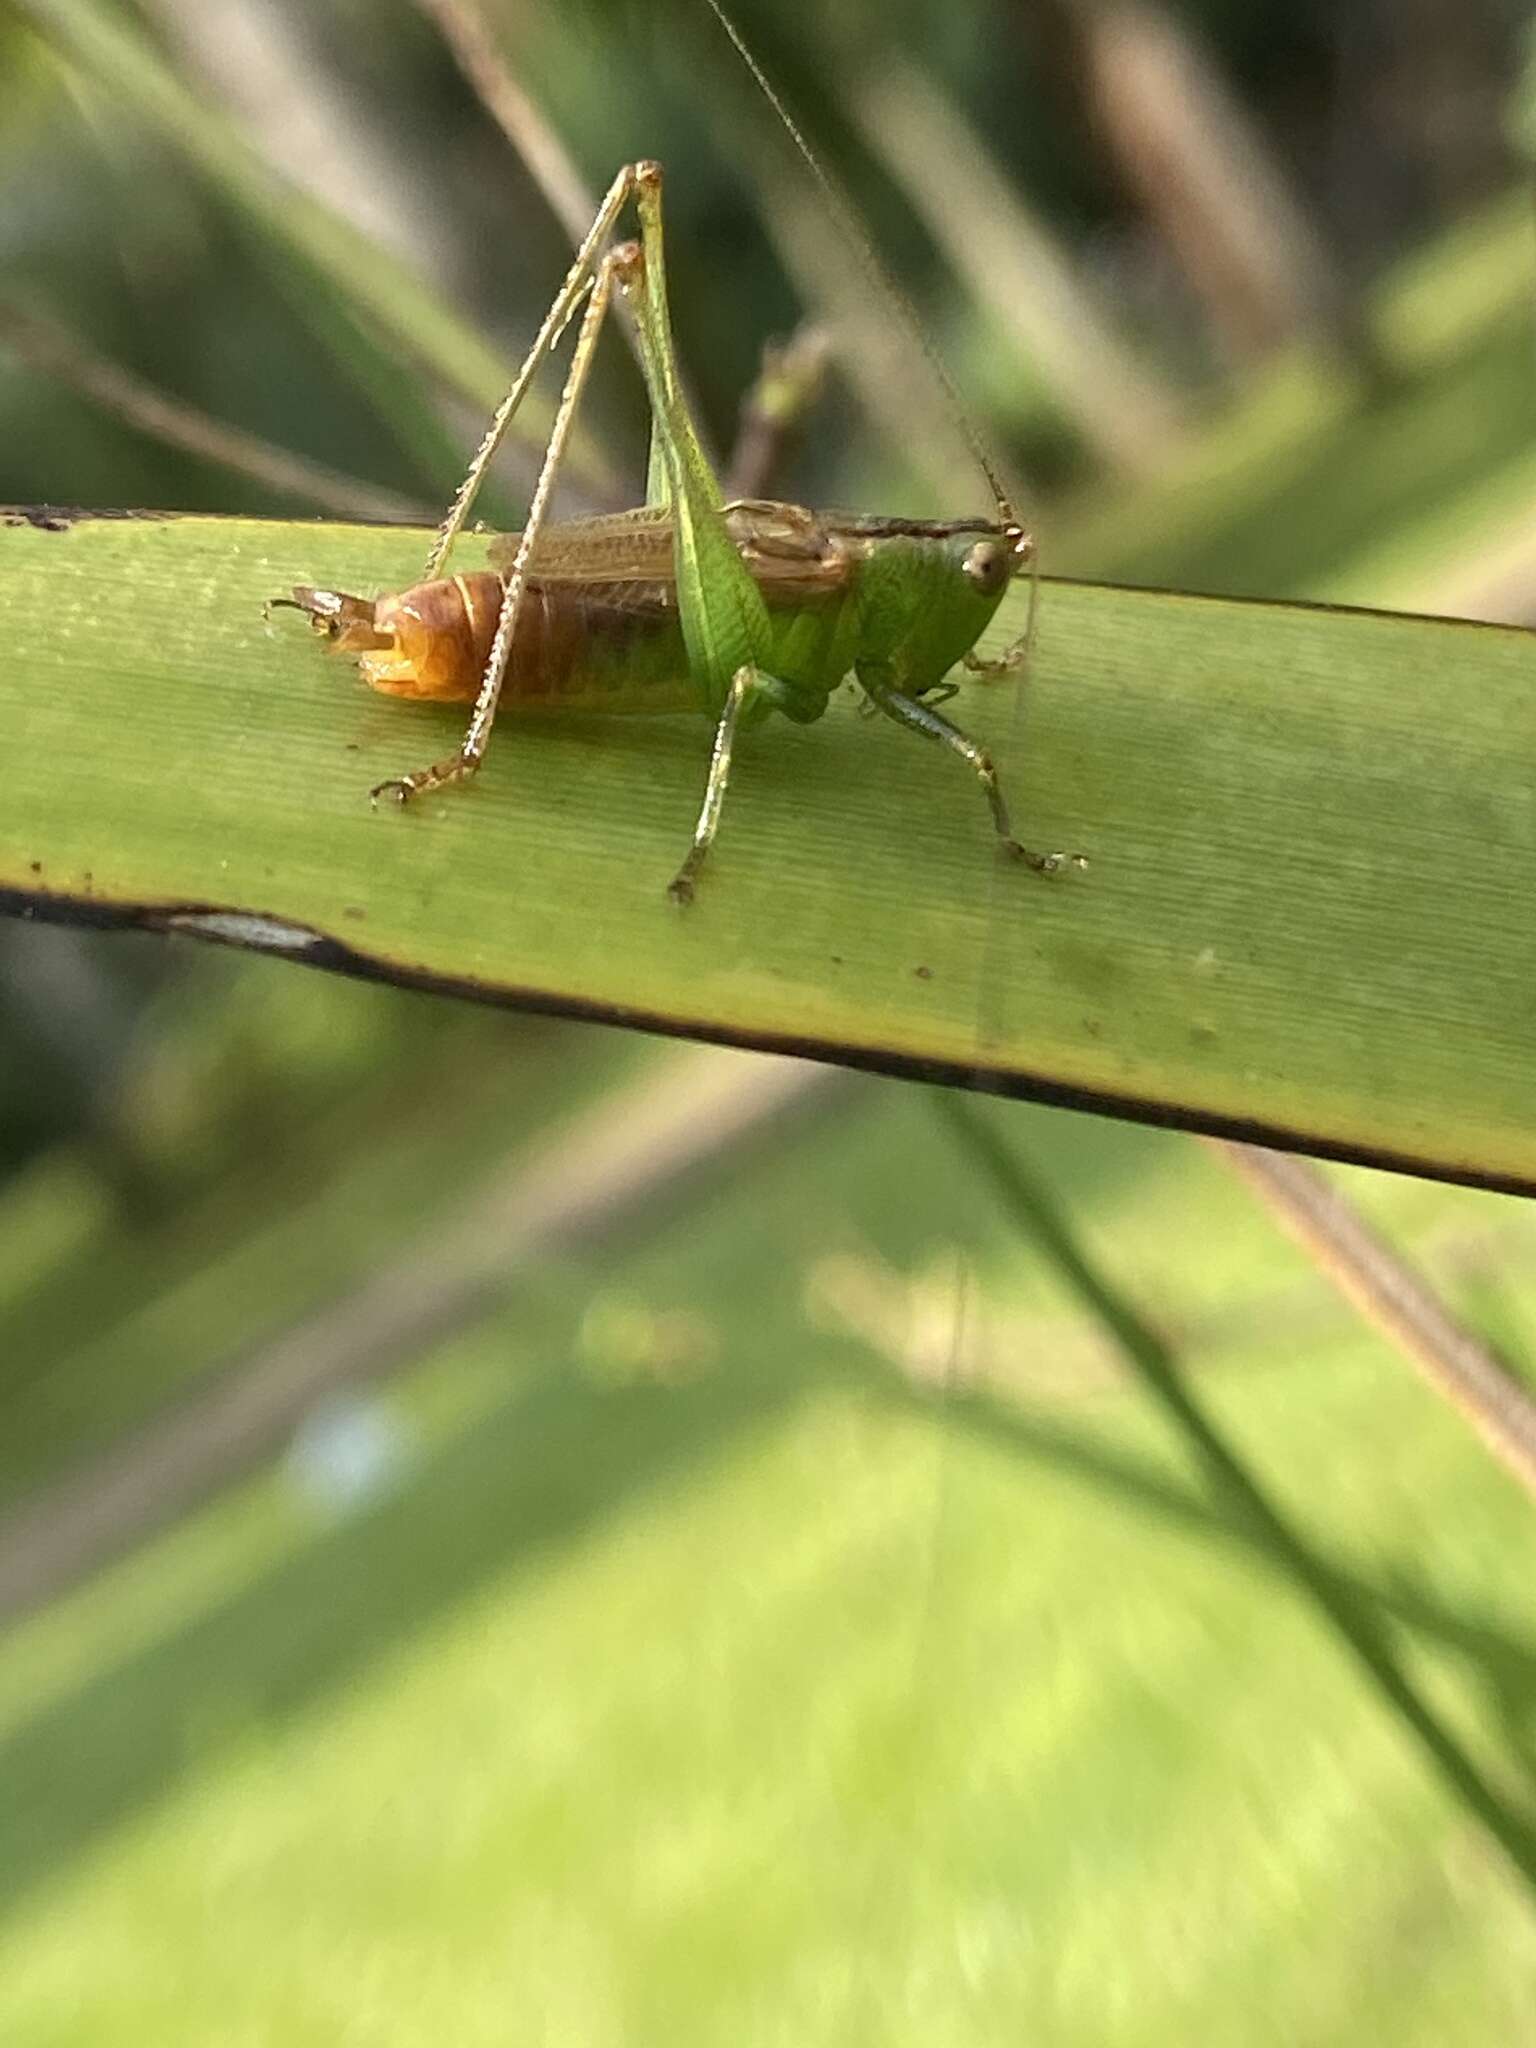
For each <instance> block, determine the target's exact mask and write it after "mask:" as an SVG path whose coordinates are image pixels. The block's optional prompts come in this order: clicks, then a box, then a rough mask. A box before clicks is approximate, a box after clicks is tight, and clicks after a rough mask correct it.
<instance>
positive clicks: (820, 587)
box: [274, 10, 1064, 903]
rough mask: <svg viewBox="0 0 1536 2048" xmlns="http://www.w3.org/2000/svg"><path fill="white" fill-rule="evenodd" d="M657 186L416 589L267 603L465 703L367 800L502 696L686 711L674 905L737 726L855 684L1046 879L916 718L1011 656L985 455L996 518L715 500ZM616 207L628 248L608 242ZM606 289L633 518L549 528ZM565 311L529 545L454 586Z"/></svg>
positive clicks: (512, 410) (589, 274) (483, 717)
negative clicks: (698, 763)
mask: <svg viewBox="0 0 1536 2048" xmlns="http://www.w3.org/2000/svg"><path fill="white" fill-rule="evenodd" d="M717 11H718V10H717ZM722 20H723V17H722ZM738 47H740V44H739V41H738ZM743 54H745V52H744V53H743ZM748 61H749V62H751V60H750V58H749V59H748ZM753 68H754V71H755V70H756V66H755V65H754V66H753ZM758 75H759V82H760V83H762V84H763V85H764V89H765V90H768V88H767V85H766V81H764V80H762V78H761V75H760V74H758ZM775 104H776V105H777V101H775ZM782 111H783V110H782V108H781V109H780V112H781V113H782ZM785 118H786V119H787V116H786V117H785ZM790 128H791V133H792V134H793V135H794V136H795V139H796V141H797V142H800V146H801V147H802V148H804V144H803V142H801V139H800V137H799V134H798V131H797V130H795V129H794V127H793V124H792V123H791V124H790ZM813 168H815V166H814V164H813ZM818 174H819V173H818ZM661 191H662V172H661V166H660V165H659V164H656V163H652V162H640V163H634V164H628V165H626V166H625V167H624V169H623V170H621V171H620V172H619V174H618V176H617V177H616V178H615V179H614V181H613V183H612V185H610V187H609V188H608V192H607V194H606V196H605V197H604V199H603V201H602V204H601V205H600V206H599V208H598V210H597V214H596V216H595V218H594V220H593V222H592V226H591V228H590V229H589V230H588V232H587V235H586V237H585V239H584V240H583V242H582V244H581V246H580V248H579V249H578V251H577V253H576V258H575V261H574V262H573V263H572V265H571V267H570V270H569V271H568V272H567V274H566V278H565V282H564V284H563V285H562V286H561V287H560V290H559V292H558V293H557V294H556V296H555V299H554V302H553V304H552V305H551V306H550V308H549V311H548V313H547V314H546V315H545V317H544V321H543V324H542V325H541V327H540V328H539V331H538V334H537V335H536V336H535V338H534V341H533V345H532V347H531V348H530V349H529V351H528V354H527V356H526V358H525V359H524V361H523V364H522V367H521V368H520V369H519V371H518V373H517V376H516V378H515V379H514V381H513V384H512V388H511V390H510V391H509V392H508V393H507V396H506V397H505V399H503V401H502V403H501V405H500V407H499V408H498V410H497V412H496V414H495V416H494V418H493V419H492V420H491V423H490V426H489V427H488V428H487V430H486V433H485V437H484V439H483V440H482V441H481V444H480V446H479V448H478V450H477V451H476V453H475V457H474V460H473V461H472V462H471V463H470V466H469V471H468V474H467V475H466V476H465V478H464V482H463V484H462V485H461V486H460V489H459V491H458V494H457V496H456V497H455V498H454V501H453V503H452V505H451V506H450V507H449V509H448V512H447V514H446V516H445V517H444V519H443V522H442V524H441V526H440V527H439V528H438V531H437V535H436V537H435V539H434V540H433V543H432V548H431V551H430V553H429V555H428V557H427V563H426V567H425V569H424V571H423V573H422V578H421V581H420V582H419V583H416V584H413V585H412V586H411V587H410V588H409V589H408V590H403V591H399V592H395V593H392V594H390V595H387V596H383V597H379V598H376V599H368V598H362V597H354V596H350V595H348V594H346V593H345V592H342V591H337V590H328V589H321V588H316V587H312V586H310V585H308V584H300V585H298V586H296V587H295V589H294V591H293V595H292V597H291V598H280V599H277V600H274V602H276V603H278V604H285V605H290V606H292V607H294V608H296V609H298V610H300V611H302V612H305V613H307V614H308V616H309V618H310V619H311V621H312V622H313V624H314V626H315V627H316V629H317V630H318V631H319V632H320V633H322V634H323V635H324V636H325V637H326V638H327V640H328V641H329V642H330V644H331V645H332V646H333V647H335V648H337V649H339V650H340V651H342V652H345V653H349V654H356V655H357V657H358V667H359V669H360V671H361V673H362V675H363V677H364V679H365V680H366V681H367V682H368V683H369V684H370V685H371V686H372V687H373V688H374V689H376V690H381V691H384V692H386V693H388V694H390V695H393V696H400V697H416V698H424V699H435V700H439V701H455V702H469V701H471V700H472V701H473V705H474V709H473V711H472V712H471V714H470V719H469V725H468V727H467V729H466V731H465V734H464V738H463V740H462V741H461V742H460V745H459V747H458V749H457V751H456V752H455V753H453V754H450V755H449V756H447V758H446V759H444V760H441V761H436V762H434V763H432V764H431V765H430V766H429V767H425V768H418V769H415V770H413V771H412V772H411V773H409V774H406V775H401V776H398V777H392V778H391V779H389V780H388V781H386V782H381V783H379V784H378V785H377V786H376V787H375V789H374V790H373V792H372V796H373V798H374V800H375V801H376V800H378V799H379V798H381V797H390V798H392V799H394V800H395V801H396V802H397V803H399V804H401V805H404V804H407V803H409V802H410V801H411V799H412V798H414V797H416V796H419V795H421V794H422V793H423V792H424V791H427V790H433V789H440V788H443V787H445V786H446V785H448V784H450V783H456V782H464V781H467V780H468V779H469V778H470V777H471V776H473V775H474V774H475V772H476V771H477V770H478V769H479V767H480V764H481V762H482V761H483V760H484V758H485V751H486V747H487V744H488V742H489V740H490V736H491V728H492V726H493V724H494V722H495V719H496V714H497V710H498V708H499V707H500V706H501V705H502V704H503V702H506V703H509V704H511V705H513V706H515V707H519V708H530V709H531V708H535V707H538V708H546V709H548V708H570V709H578V708H580V709H586V710H594V709H600V710H606V711H614V712H647V711H649V712H663V711H676V710H679V709H688V708H694V709H698V710H702V711H703V712H704V713H705V714H706V715H707V716H708V717H709V718H710V720H711V721H712V723H713V725H714V744H713V748H712V751H711V755H710V763H709V772H708V778H707V781H706V784H705V790H704V799H703V803H702V805H701V807H700V810H699V816H698V822H697V824H696V826H695V828H694V834H693V841H692V844H691V845H690V847H689V849H688V852H687V854H686V856H685V858H684V860H683V862H682V865H681V866H680V867H679V869H678V871H677V873H676V874H675V875H674V877H673V879H672V881H671V883H670V885H669V894H670V895H671V896H672V898H673V899H674V901H677V902H679V903H686V902H688V901H690V900H691V898H692V896H693V893H694V885H695V882H696V880H697V878H698V874H699V870H700V868H701V867H702V866H703V864H704V861H705V858H706V856H707V855H708V853H709V849H710V847H711V846H712V844H713V843H714V839H715V834H716V831H717V829H718V826H719V822H720V812H721V807H722V805H723V803H724V800H725V794H726V787H727V784H728V782H729V778H730V769H731V753H732V748H733V746H734V744H735V739H736V735H737V733H738V731H740V730H743V729H745V728H747V727H749V726H751V725H754V724H756V723H758V722H759V721H760V720H762V719H764V718H766V717H767V716H768V715H769V714H771V713H773V712H779V713H782V715H783V716H784V717H786V718H789V719H793V720H794V721H795V722H796V723H797V724H804V725H809V724H812V723H814V722H815V721H816V720H817V719H819V718H820V717H821V716H822V714H823V712H825V710H826V709H827V706H828V704H829V702H830V701H831V698H832V695H833V692H834V691H835V690H836V689H837V688H838V686H839V685H840V684H841V683H842V682H843V681H844V679H845V678H847V677H848V676H850V675H852V676H853V677H854V678H855V679H856V681H857V683H858V685H859V687H860V688H861V690H862V691H863V693H864V696H865V697H866V698H867V700H868V701H869V703H870V704H871V705H873V706H874V707H875V708H876V709H877V710H879V711H880V712H882V713H883V714H884V715H885V716H886V717H887V718H890V719H892V720H894V722H895V723H896V724H897V725H899V726H902V727H903V728H905V729H906V730H907V731H908V732H911V733H915V734H917V735H918V736H920V737H922V738H924V739H927V740H930V741H934V742H937V743H938V745H940V746H942V747H944V748H946V749H947V750H948V751H949V752H951V753H953V754H955V755H956V756H958V757H959V759H960V760H961V761H963V762H964V763H965V765H966V766H967V767H968V768H969V770H970V771H971V773H972V774H973V775H974V776H975V778H976V780H977V781H978V782H979V783H980V785H981V788H982V791H983V793H984V795H985V797H986V800H987V803H988V806H989V808H990V811H991V815H992V822H993V825H994V827H995V828H996V832H997V836H998V840H999V843H1000V845H1001V847H1002V848H1003V849H1004V850H1005V851H1006V852H1007V853H1009V854H1011V855H1013V856H1016V857H1017V858H1018V859H1020V860H1022V861H1024V862H1026V863H1027V864H1028V865H1029V866H1030V867H1032V868H1034V869H1036V870H1037V871H1038V872H1040V873H1042V874H1052V873H1054V872H1056V870H1057V869H1059V868H1060V867H1061V866H1062V864H1063V859H1064V856H1063V855H1061V854H1060V853H1037V852H1034V851H1032V850H1031V849H1030V848H1028V847H1027V846H1025V845H1023V844H1022V843H1021V842H1020V841H1019V840H1018V839H1016V838H1015V836H1014V833H1013V827H1012V824H1011V823H1010V820H1009V815H1008V808H1007V805H1006V803H1005V801H1004V798H1003V793H1002V790H1001V789H1000V787H999V785H998V778H997V771H996V769H995V767H994V765H993V763H992V759H991V757H990V755H989V754H988V753H987V752H986V750H985V749H984V748H983V747H981V746H980V745H978V744H977V742H976V741H975V740H973V739H971V738H970V737H969V736H968V735H967V734H966V733H964V732H963V731H962V730H961V729H960V728H959V727H958V726H956V725H954V724H952V723H951V722H950V721H949V720H948V719H947V718H945V717H943V716H942V715H941V714H940V712H939V711H938V710H937V709H936V707H935V703H934V701H932V700H934V699H935V698H938V699H939V700H940V701H942V700H943V698H944V697H946V696H948V695H950V694H952V693H953V689H952V686H950V685H947V684H946V681H945V678H946V677H947V676H948V675H949V673H950V671H951V669H953V668H954V667H956V665H957V664H958V665H962V666H963V667H964V668H965V669H967V670H969V671H970V672H971V673H972V674H977V675H990V676H998V675H1004V674H1007V673H1010V672H1011V671H1013V670H1015V669H1016V668H1018V667H1019V666H1020V664H1021V663H1022V661H1023V659H1024V654H1025V645H1026V639H1027V635H1025V636H1021V637H1020V638H1019V639H1018V640H1016V641H1015V642H1014V643H1013V644H1012V645H1011V646H1010V647H1009V648H1008V649H1007V650H1006V651H1005V652H1004V653H1003V654H1002V656H1001V657H999V658H998V659H996V660H985V659H983V658H982V657H981V656H980V655H978V654H977V652H976V645H977V642H978V640H979V638H980V636H981V634H982V632H983V631H984V630H985V628H986V627H987V626H988V625H989V623H990V622H991V620H992V618H993V616H994V614H995V613H996V611H997V609H998V607H999V605H1000V604H1001V603H1002V600H1003V597H1004V596H1005V594H1006V592H1007V590H1008V587H1009V585H1010V583H1011V582H1012V580H1013V579H1014V578H1015V577H1016V576H1019V575H1021V574H1024V573H1026V572H1028V571H1029V570H1030V569H1031V567H1032V565H1033V561H1034V542H1033V539H1032V538H1031V536H1030V534H1029V532H1028V531H1027V530H1026V528H1025V527H1024V526H1023V524H1022V523H1021V522H1020V520H1019V517H1018V515H1017V514H1016V512H1015V511H1014V509H1013V506H1012V505H1011V504H1010V503H1009V501H1008V499H1007V496H1006V494H1005V493H1004V491H1003V489H1002V487H1001V485H1000V483H999V482H998V480H997V477H996V474H995V472H994V471H993V469H992V466H991V464H990V463H988V462H987V461H986V459H985V456H984V455H982V454H981V451H980V449H979V446H978V451H977V452H978V457H979V459H980V460H981V463H982V467H983V469H984V471H985V473H986V476H987V481H988V485H989V488H990V489H991V492H992V496H993V499H994V505H995V517H993V518H990V519H948V520H934V521H925V520H913V519H886V518H878V517H873V516H870V517H865V516H862V515H858V516H852V517H850V516H846V515H841V514H839V515H826V514H820V513H816V512H811V511H808V510H806V509H805V508H804V507H803V506H799V505H792V504H780V503H776V502H771V501H769V500H763V499H749V500H741V501H738V502H735V503H732V504H727V503H725V502H724V499H723V495H722V492H721V489H720V485H719V482H718V480H717V479H716V477H715V474H714V472H713V470H712V469H711V467H710V465H709V463H708V461H707V459H706V457H705V455H704V453H703V450H702V447H701V445H700V442H699V438H698V435H697V433H696V432H695V429H694V425H693V421H692V418H691V416H690V414H689V411H688V407H687V404H686V401H685V399H684V397H683V395H682V392H681V389H680V385H679V381H678V377H677V374H676V363H675V357H674V353H673V344H672V332H671V320H670V316H669V312H668V304H667V287H666V271H665V265H664V260H663V248H662V206H661ZM630 208H632V209H633V214H634V218H635V220H636V222H637V224H638V228H639V240H638V241H634V240H625V241H620V242H617V243H614V242H613V241H612V237H613V235H614V232H615V230H616V228H617V227H618V225H619V223H620V221H621V219H622V218H623V217H624V214H625V212H626V209H630ZM616 293H617V294H619V295H620V296H621V297H622V298H623V300H624V301H626V302H627V304H628V305H629V306H630V308H631V309H632V311H633V314H634V319H635V326H636V331H637V334H638V338H639V344H640V346H639V354H640V362H641V367H642V370H643V372H644V376H645V382H646V388H647V396H648V399H649V403H650V410H651V455H650V465H649V475H648V478H647V488H646V502H645V504H644V505H643V506H640V507H638V508H636V509H635V510H633V511H629V512H621V513H616V514H612V515H609V516H606V517H598V518H592V519H583V520H577V521H569V522H560V523H554V522H551V521H550V520H549V519H548V518H547V512H548V507H549V502H550V494H551V491H552V489H553V486H554V482H555V478H556V475H557V473H558V471H559V467H560V459H561V455H562V452H563V450H564V448H565V444H566V440H567V438H568V436H569V434H570V431H571V425H572V422H573V420H574V418H575V416H576V412H577V408H578V406H579V404H580V401H581V395H582V390H583V387H584V385H585V383H586V379H587V373H588V370H589V368H590V366H591V362H592V357H593V352H594V350H595V348H596V346H597V342H598V337H599V335H600V334H601V332H602V328H603V324H604V322H605V320H606V319H607V317H608V314H609V311H610V308H611V306H612V303H613V299H614V295H615V294H616ZM583 301H585V305H584V306H583ZM578 310H580V312H581V320H580V326H579V329H578V332H577V337H576V342H575V347H574V350H573V353H572V357H571V365H570V369H569V372H568V374H567V377H566V381H565V387H564V390H563V392H562V394H561V397H560V402H559V405H558V407H557V409H556V413H555V419H554V425H553V427H552V429H551V431H550V436H549V442H548V446H547V448H546V450H545V453H544V458H543V462H542V464H541V466H540V469H539V474H538V479H537V482H536V483H535V485H534V489H533V495H532V498H531V500H530V502H529V506H528V514H527V519H526V521H525V523H524V526H523V529H522V531H521V533H518V534H515V535H511V536H509V537H508V538H506V539H505V540H502V541H500V542H498V543H496V544H495V545H494V546H493V548H492V551H491V563H492V566H491V567H490V568H489V569H483V570H476V571H472V572H470V573H468V574H461V575H452V574H449V573H448V564H449V556H450V553H451V551H452V548H453V544H454V541H455V539H456V538H457V536H458V535H459V533H460V532H461V530H462V528H463V526H464V524H465V521H466V520H467V519H468V517H469V514H470V510H471V507H472V506H473V504H474V501H475V497H476V494H477V492H478V491H479V488H480V485H481V483H482V481H483V479H484V477H485V474H486V471H487V469H488V468H489V466H490V464H491V461H492V459H493V458H494V456H495V454H496V451H497V449H498V448H499V447H500V445H501V442H502V439H503V437H504V435H505V434H506V431H507V428H508V426H509V425H510V423H511V421H512V419H513V417H514V415H515V414H516V412H517V409H518V407H519V406H520V405H521V403H522V401H523V398H524V395H525V393H526V392H527V390H528V387H529V385H530V383H531V382H532V380H533V376H534V372H535V370H536V369H537V367H538V365H539V364H540V362H541V361H542V359H543V357H544V356H545V355H546V354H547V352H548V351H549V350H550V349H551V348H552V347H553V346H554V345H555V344H556V342H557V341H558V340H559V338H560V336H561V334H562V332H563V331H564V329H565V328H566V326H567V325H568V324H569V323H570V321H571V320H572V319H573V318H574V317H575V315H576V313H577V312H578ZM972 439H973V444H974V436H973V437H972Z"/></svg>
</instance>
